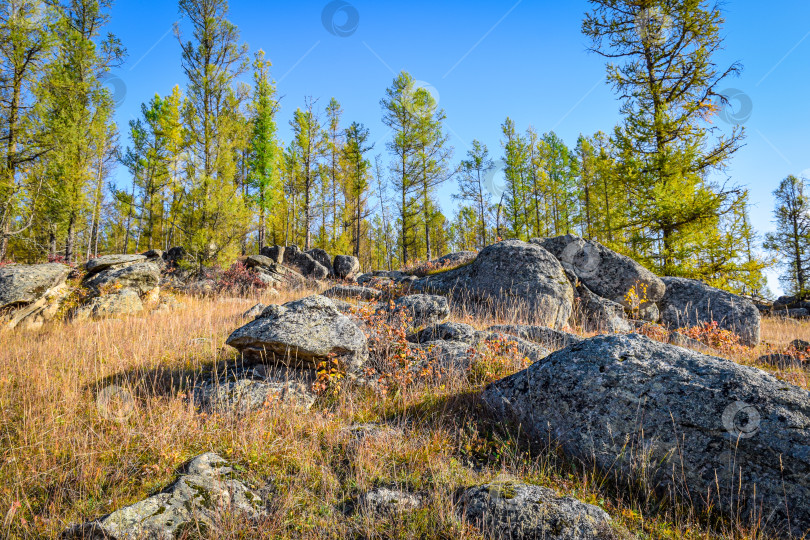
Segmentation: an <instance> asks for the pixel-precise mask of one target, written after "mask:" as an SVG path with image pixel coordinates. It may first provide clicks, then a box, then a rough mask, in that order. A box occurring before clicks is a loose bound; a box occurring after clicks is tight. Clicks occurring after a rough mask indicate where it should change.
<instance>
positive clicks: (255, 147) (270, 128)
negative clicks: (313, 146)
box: [248, 50, 279, 249]
mask: <svg viewBox="0 0 810 540" xmlns="http://www.w3.org/2000/svg"><path fill="white" fill-rule="evenodd" d="M269 69H270V62H269V61H267V60H265V59H264V51H261V50H260V51H259V52H257V53H256V58H255V61H254V63H253V70H254V71H253V84H254V86H253V101H252V103H251V115H252V130H251V137H250V162H249V163H250V170H249V173H248V180H249V183H250V185H251V187H252V188H253V190H254V196H253V197H254V201H255V204H256V207H257V208H258V210H259V216H258V220H259V223H258V247H259V249H261V248H262V247H264V245H265V237H266V228H267V214H268V212H269V210H270V208H271V205H272V204H273V202H274V201H273V191H274V188H275V183H276V181H277V176H278V175H277V170H276V168H277V160H278V153H279V152H278V142H277V141H276V132H277V128H276V121H275V115H276V112H277V110H278V102H277V101H276V100H275V97H274V96H275V88H274V86H273V83H272V82H271V80H270V73H269Z"/></svg>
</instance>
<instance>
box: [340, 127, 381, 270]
mask: <svg viewBox="0 0 810 540" xmlns="http://www.w3.org/2000/svg"><path fill="white" fill-rule="evenodd" d="M368 137H369V131H368V128H366V127H365V126H363V124H359V123H357V122H352V124H351V125H350V126H349V127H348V128H347V129H346V134H345V141H346V144H345V146H344V147H343V157H344V159H345V160H346V165H347V169H348V171H347V178H346V194H347V195H348V199H349V201H348V202H349V204H350V205H351V208H352V231H353V233H352V237H353V238H352V240H353V242H352V244H353V245H354V256H355V257H360V242H361V240H362V237H363V235H362V225H363V220H364V219H366V218H367V217H368V215H369V213H368V212H367V209H366V203H367V201H368V195H369V194H368V191H369V186H370V181H369V175H370V171H369V170H370V168H371V163H370V162H369V161H368V159H366V157H365V154H366V152H369V151H371V150H372V149H373V148H374V145H373V144H369V142H368Z"/></svg>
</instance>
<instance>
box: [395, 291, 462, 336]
mask: <svg viewBox="0 0 810 540" xmlns="http://www.w3.org/2000/svg"><path fill="white" fill-rule="evenodd" d="M393 309H394V312H395V313H396V312H399V313H402V314H404V315H406V316H408V317H410V325H411V326H412V327H415V328H418V327H422V326H429V325H436V324H441V323H443V322H445V321H446V320H447V319H449V318H450V304H449V303H448V302H447V298H445V297H444V296H436V295H431V294H410V295H408V296H400V297H399V298H397V299H396V300H394V306H393Z"/></svg>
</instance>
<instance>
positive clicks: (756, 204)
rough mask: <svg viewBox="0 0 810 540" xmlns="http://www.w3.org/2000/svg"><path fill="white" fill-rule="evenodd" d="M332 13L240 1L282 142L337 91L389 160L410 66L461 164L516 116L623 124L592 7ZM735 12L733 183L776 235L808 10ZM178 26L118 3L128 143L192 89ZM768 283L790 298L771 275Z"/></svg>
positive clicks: (809, 84) (807, 111)
mask: <svg viewBox="0 0 810 540" xmlns="http://www.w3.org/2000/svg"><path fill="white" fill-rule="evenodd" d="M329 5H330V4H329V3H328V2H322V1H315V2H310V1H299V2H281V1H263V2H253V1H245V0H242V1H238V0H232V1H231V6H230V9H231V13H230V19H231V21H232V22H233V23H235V24H236V25H237V26H238V27H239V29H240V31H241V36H242V39H243V41H244V42H246V43H247V44H248V45H249V46H250V49H251V51H255V50H257V49H259V48H261V49H264V50H265V52H266V53H267V56H268V58H269V59H270V60H271V61H272V62H273V76H274V78H275V80H276V81H277V84H278V92H279V95H281V96H283V99H282V101H281V112H280V116H279V123H280V125H281V128H282V131H281V133H282V137H283V138H284V139H285V140H289V129H288V121H289V119H290V118H291V115H292V112H293V111H294V110H295V109H296V107H299V106H301V105H302V104H303V101H304V97H305V96H309V95H311V96H314V97H317V98H320V102H319V104H320V105H321V106H325V105H326V103H327V102H328V100H329V98H330V97H332V96H334V97H336V98H337V99H338V100H339V101H340V102H341V104H342V105H343V108H344V111H345V114H344V121H345V122H346V124H348V123H349V122H351V121H353V120H356V121H359V122H362V123H364V124H366V126H368V127H369V128H370V129H371V133H372V140H377V141H378V143H377V147H376V148H375V150H374V153H377V152H382V153H384V152H385V147H384V143H385V140H386V135H387V133H386V129H385V127H384V126H383V125H382V123H381V122H380V117H381V111H380V106H379V101H380V99H381V98H382V96H383V92H384V90H385V88H386V87H388V86H389V85H390V84H391V81H392V79H393V77H394V73H395V72H399V71H400V70H403V69H404V70H407V71H409V72H410V73H411V74H412V75H413V77H414V78H415V79H417V80H419V81H424V82H425V83H427V84H429V85H431V86H433V89H434V90H433V91H434V92H435V94H434V95H436V96H437V97H438V98H439V104H440V106H441V107H443V108H444V109H445V110H446V112H447V127H448V129H449V132H450V134H451V142H452V144H453V146H454V147H455V149H456V154H455V158H456V160H458V159H459V158H461V157H462V156H463V154H464V153H465V152H466V150H467V148H468V145H469V143H470V141H472V140H473V139H475V138H477V139H479V140H481V141H482V142H484V143H485V144H487V146H488V147H489V149H490V151H491V152H492V153H493V154H496V155H498V154H499V152H500V146H499V136H500V132H499V126H500V124H501V123H502V122H503V120H504V119H505V118H506V116H511V117H512V118H513V119H514V120H515V121H516V122H517V125H518V127H519V128H520V129H525V128H526V127H528V126H529V125H531V126H533V127H534V128H535V129H537V130H538V131H539V132H541V133H542V132H546V131H550V130H554V131H556V132H557V133H558V134H559V135H560V136H561V137H562V138H563V139H564V140H565V141H566V142H567V143H569V144H570V145H574V144H575V142H576V138H577V136H578V135H579V134H580V133H584V134H592V133H594V132H596V131H598V130H603V131H606V132H609V131H610V130H611V129H612V128H613V126H614V125H615V124H616V123H617V121H618V120H619V115H618V109H619V102H618V101H617V100H616V98H615V96H614V95H613V93H612V92H611V90H610V88H608V87H607V85H606V84H605V83H604V72H605V70H604V60H603V59H602V58H601V57H599V56H598V55H596V54H592V53H588V52H587V46H588V42H587V40H586V39H585V38H584V36H582V34H581V33H580V24H581V21H582V16H583V13H584V12H585V11H586V10H587V9H588V3H587V2H586V1H585V0H566V1H565V2H556V1H554V2H552V1H538V0H522V1H505V2H475V1H474V2H470V1H467V2H459V1H445V2H428V1H424V0H417V1H410V2H390V1H389V2H381V1H379V0H378V1H376V2H372V1H370V0H351V2H344V4H343V7H342V8H340V9H337V10H336V12H335V13H334V16H333V17H329V16H328V14H327V17H326V18H327V20H329V21H332V24H331V25H324V9H325V8H326V7H327V6H329ZM332 6H335V4H332ZM337 7H340V6H337ZM333 11H334V9H333ZM724 13H725V16H726V24H725V27H724V35H725V36H726V43H725V44H726V48H725V50H724V51H723V52H722V54H721V55H719V56H718V57H717V61H718V63H719V64H720V66H726V65H728V64H730V63H732V62H734V61H740V62H742V64H743V65H744V67H745V69H744V71H743V74H742V76H741V77H739V78H737V79H731V80H728V82H727V84H725V85H724V86H725V87H727V88H732V89H738V90H739V91H741V92H743V93H744V94H745V95H747V96H748V97H749V98H750V103H751V105H752V108H751V110H750V118H748V120H747V121H746V122H745V127H746V129H747V132H748V137H747V140H746V146H745V147H744V148H743V149H742V150H740V151H739V152H738V153H737V155H736V156H735V158H734V160H733V161H732V163H731V166H730V168H729V169H728V171H727V174H728V175H729V177H730V178H731V180H732V181H733V182H735V183H737V184H741V185H744V186H747V187H748V188H750V191H751V202H752V203H753V207H752V210H751V214H752V215H751V217H752V221H753V223H754V225H755V227H756V228H757V230H758V231H760V232H765V231H767V230H770V229H772V226H773V225H772V223H771V220H772V214H771V212H772V208H773V199H772V196H771V192H772V191H773V190H774V189H775V187H776V185H777V183H778V182H779V180H780V179H782V178H783V177H785V176H786V175H788V174H800V173H802V172H804V173H805V174H806V175H807V176H810V101H809V100H808V88H810V2H807V0H783V1H781V2H778V3H776V2H771V3H763V2H761V1H759V0H728V1H727V2H726V5H725V7H724ZM175 21H178V11H177V5H176V2H172V1H167V0H160V1H158V0H118V1H117V3H116V5H115V7H114V9H113V12H112V22H111V25H110V28H109V30H110V31H112V32H113V33H115V34H116V35H117V36H118V37H120V38H121V39H122V40H123V43H124V45H125V46H126V47H127V50H128V53H129V56H128V59H127V61H126V63H125V64H124V65H123V66H122V67H121V68H119V69H116V70H115V71H114V72H113V73H112V75H113V77H115V79H113V80H111V81H110V84H111V86H113V87H114V89H115V92H116V97H117V98H118V99H119V100H120V106H119V108H118V112H117V120H118V123H119V126H120V128H121V131H122V143H126V140H127V139H126V135H125V132H126V123H127V122H128V121H129V120H130V119H131V118H134V117H135V116H136V115H137V114H138V110H139V107H140V104H141V103H142V102H144V101H146V100H148V99H149V98H150V97H151V96H152V95H154V94H155V93H156V92H157V93H160V94H166V93H168V92H169V91H170V90H171V88H172V86H174V85H175V84H180V85H181V86H184V85H185V81H184V78H183V74H182V71H181V69H180V50H179V45H178V43H177V40H176V39H175V37H174V35H173V33H172V31H171V29H172V26H173V24H174V23H175ZM180 25H181V28H184V26H183V21H180ZM330 30H331V32H330ZM336 34H337V35H336ZM340 34H347V35H340ZM246 80H248V79H247V78H246ZM741 107H742V105H741V104H740V102H735V109H734V110H732V111H730V112H731V113H732V114H738V113H743V114H744V113H745V112H746V111H741V110H740V108H741ZM721 125H723V124H721ZM723 126H724V127H728V126H727V125H723ZM117 180H118V182H128V178H127V174H126V171H125V170H123V169H121V168H119V170H118V171H117ZM453 190H454V186H452V185H448V186H445V187H444V188H443V189H442V193H441V200H442V202H443V205H444V207H445V211H446V213H447V214H448V215H452V213H453V212H452V200H451V199H450V196H449V194H450V193H452V192H453ZM770 284H771V288H772V289H774V290H777V291H778V290H779V287H778V284H777V283H776V280H775V279H774V277H773V276H771V280H770Z"/></svg>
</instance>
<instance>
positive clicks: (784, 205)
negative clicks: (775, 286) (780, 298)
mask: <svg viewBox="0 0 810 540" xmlns="http://www.w3.org/2000/svg"><path fill="white" fill-rule="evenodd" d="M773 196H774V198H775V199H776V208H775V209H774V218H775V219H774V222H775V224H776V231H774V232H770V233H768V234H767V235H766V237H765V239H766V240H765V247H766V248H767V249H768V250H770V251H771V252H773V253H774V254H775V255H776V256H777V258H778V260H779V261H780V262H781V265H782V266H783V267H784V269H785V273H784V275H783V276H782V277H781V281H782V283H784V284H785V286H786V289H787V290H788V292H790V293H792V294H796V295H801V296H807V295H808V293H810V193H807V183H806V181H805V180H804V179H803V178H797V177H796V176H793V175H791V176H788V177H787V178H785V179H784V180H782V182H780V183H779V187H778V188H777V189H776V191H774V192H773Z"/></svg>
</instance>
